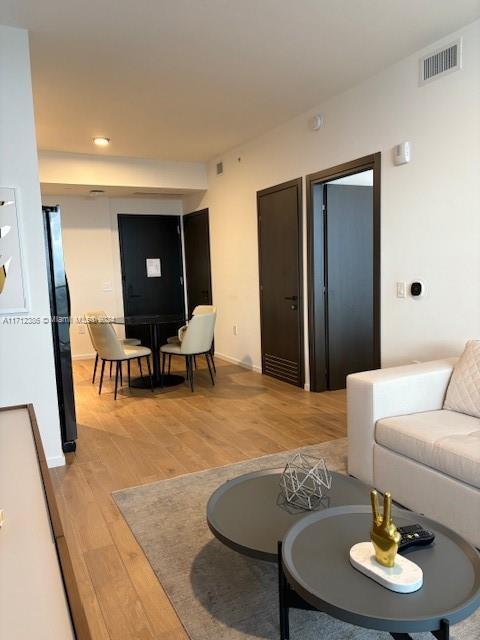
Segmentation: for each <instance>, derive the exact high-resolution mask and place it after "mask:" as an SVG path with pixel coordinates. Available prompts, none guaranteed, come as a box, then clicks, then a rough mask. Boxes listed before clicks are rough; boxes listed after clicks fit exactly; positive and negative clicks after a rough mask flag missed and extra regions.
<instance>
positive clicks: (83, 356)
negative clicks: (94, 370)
mask: <svg viewBox="0 0 480 640" xmlns="http://www.w3.org/2000/svg"><path fill="white" fill-rule="evenodd" d="M94 358H95V351H93V352H92V353H77V355H75V356H72V360H93V359H94Z"/></svg>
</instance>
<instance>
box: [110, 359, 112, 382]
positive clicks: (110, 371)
mask: <svg viewBox="0 0 480 640" xmlns="http://www.w3.org/2000/svg"><path fill="white" fill-rule="evenodd" d="M111 377H112V361H111V360H110V378H111Z"/></svg>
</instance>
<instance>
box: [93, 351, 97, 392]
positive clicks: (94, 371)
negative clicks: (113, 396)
mask: <svg viewBox="0 0 480 640" xmlns="http://www.w3.org/2000/svg"><path fill="white" fill-rule="evenodd" d="M97 365H98V353H97V354H96V355H95V365H94V367H93V378H92V384H95V376H96V375H97Z"/></svg>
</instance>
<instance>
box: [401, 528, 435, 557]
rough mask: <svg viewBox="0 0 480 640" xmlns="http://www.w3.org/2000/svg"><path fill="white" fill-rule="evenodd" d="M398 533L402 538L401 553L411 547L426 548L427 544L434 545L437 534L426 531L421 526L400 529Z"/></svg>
mask: <svg viewBox="0 0 480 640" xmlns="http://www.w3.org/2000/svg"><path fill="white" fill-rule="evenodd" d="M397 531H398V533H399V534H400V535H401V536H402V538H401V540H400V542H399V544H398V551H399V552H402V551H405V549H408V548H409V547H417V546H421V547H424V546H425V545H427V544H432V542H433V541H434V540H435V534H434V533H433V532H432V531H429V530H428V529H424V528H423V527H422V526H421V525H420V524H410V525H408V526H406V527H398V529H397Z"/></svg>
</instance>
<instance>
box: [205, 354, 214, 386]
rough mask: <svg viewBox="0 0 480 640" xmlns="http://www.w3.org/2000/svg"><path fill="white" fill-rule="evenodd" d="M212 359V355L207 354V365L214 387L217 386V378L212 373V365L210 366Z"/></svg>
mask: <svg viewBox="0 0 480 640" xmlns="http://www.w3.org/2000/svg"><path fill="white" fill-rule="evenodd" d="M211 357H212V355H211V354H210V353H206V354H205V360H206V361H207V365H208V373H209V374H210V380H211V381H212V387H214V386H215V378H214V377H213V371H212V365H211V364H210V358H211Z"/></svg>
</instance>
